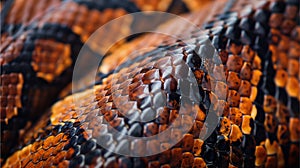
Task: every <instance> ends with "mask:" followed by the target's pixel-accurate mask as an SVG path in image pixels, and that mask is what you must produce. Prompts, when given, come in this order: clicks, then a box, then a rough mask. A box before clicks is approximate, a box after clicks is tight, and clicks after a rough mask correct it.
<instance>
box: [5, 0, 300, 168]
mask: <svg viewBox="0 0 300 168" xmlns="http://www.w3.org/2000/svg"><path fill="white" fill-rule="evenodd" d="M135 3H136V4H137V5H136V6H139V5H138V4H139V3H138V2H135ZM228 3H229V2H228ZM78 4H80V3H79V2H76V3H75V2H71V1H67V2H63V3H62V2H54V1H53V3H49V4H47V5H45V6H44V8H49V10H54V11H55V12H53V13H56V15H57V16H56V15H54V14H53V16H52V15H51V14H50V15H49V17H45V18H43V17H41V16H39V15H38V14H36V15H37V17H36V18H35V19H36V20H35V19H32V18H31V17H30V16H28V17H25V19H23V20H22V21H20V20H19V18H18V19H11V20H10V21H7V22H5V23H4V25H5V26H4V27H5V28H6V29H4V31H3V32H1V34H2V37H1V42H2V43H3V45H2V47H1V54H2V55H1V60H0V62H1V69H2V70H3V73H1V127H2V128H1V148H2V149H3V148H4V151H3V153H6V154H7V155H8V153H12V154H9V155H10V156H9V157H8V159H6V160H5V162H4V167H34V166H35V167H43V166H44V167H51V166H58V167H66V166H69V167H85V166H90V167H162V168H168V167H299V141H300V121H299V120H300V118H299V101H300V94H299V87H300V82H299V80H300V74H299V62H300V54H299V53H300V26H299V1H297V0H295V1H294V0H287V1H254V2H253V1H251V2H250V1H249V2H244V1H237V2H235V3H232V4H230V5H229V7H228V6H226V7H228V9H226V10H225V12H222V8H224V6H225V4H226V3H225V2H223V1H221V2H211V3H208V4H207V5H206V6H203V7H200V9H201V10H200V11H198V12H195V13H191V14H187V15H184V17H185V18H186V19H188V20H190V21H191V22H192V23H194V24H195V25H199V26H201V27H202V28H203V29H204V30H202V31H200V30H199V29H195V28H193V27H191V28H187V27H186V26H185V25H180V27H181V28H180V27H179V28H178V25H177V24H176V20H175V21H173V22H170V23H167V24H166V27H165V28H167V29H169V31H170V33H172V34H176V35H179V36H180V37H181V39H183V41H187V43H186V42H183V41H182V40H178V39H174V38H171V37H164V36H159V35H157V34H151V33H150V34H146V35H144V36H142V37H137V38H136V39H133V40H132V41H129V42H125V43H124V44H120V46H119V47H117V48H116V49H114V50H112V51H111V54H109V55H107V56H106V57H105V59H104V61H103V62H102V64H101V65H100V68H99V73H98V78H97V80H98V81H97V83H99V84H98V85H96V86H94V87H93V88H87V89H85V90H84V91H82V92H79V93H76V94H74V95H70V96H67V97H65V98H64V99H63V100H60V101H58V102H56V103H55V104H54V105H53V106H52V107H51V109H50V110H49V111H48V112H46V113H44V114H43V115H42V116H41V118H39V120H38V122H37V123H36V124H35V125H34V126H33V127H31V128H29V129H28V130H26V131H23V132H24V133H22V131H21V134H20V131H19V130H20V129H21V128H23V127H24V125H26V124H27V123H28V120H31V121H34V119H30V118H37V117H38V116H40V115H39V114H41V113H42V111H44V110H45V108H46V107H47V106H49V105H50V103H51V102H53V100H54V98H55V97H56V96H57V94H58V92H59V91H61V89H62V88H63V87H64V86H66V84H67V83H68V82H69V81H70V78H71V75H70V74H71V73H72V68H68V67H70V66H71V64H72V61H73V60H74V59H75V58H73V55H76V53H78V47H80V46H81V45H82V43H83V42H85V41H86V39H87V38H86V37H88V36H89V35H90V34H91V33H92V32H93V30H94V29H93V28H81V29H80V28H78V25H76V24H71V23H73V22H72V21H71V20H72V19H70V20H63V19H60V18H59V17H60V16H61V15H63V14H62V13H64V12H61V13H60V12H59V11H60V10H62V11H63V10H67V9H71V8H72V7H73V6H72V5H74V8H75V9H77V8H76V7H77V6H78ZM83 4H84V3H83ZM64 5H67V6H68V5H70V6H72V7H70V8H65V7H64ZM131 5H133V3H130V5H129V6H128V9H127V8H125V7H124V6H122V8H121V9H120V11H119V12H120V13H121V14H120V13H118V12H114V13H111V12H110V14H111V15H113V16H111V18H114V17H118V16H120V15H122V14H125V13H128V12H134V11H135V10H134V9H132V6H131ZM51 6H52V7H53V8H51ZM112 6H113V5H112ZM187 6H188V5H187ZM136 8H137V7H136ZM139 8H141V7H139ZM139 8H137V9H136V10H137V11H138V10H139ZM80 9H81V8H80ZM124 9H126V10H125V12H124V11H123V10H124ZM141 9H142V8H141ZM45 10H46V9H45ZM56 10H57V11H56ZM84 10H85V11H86V12H89V10H88V9H87V8H85V9H81V10H79V9H78V10H76V11H78V12H79V11H80V12H81V11H84ZM210 10H214V11H213V12H208V11H210ZM33 11H34V10H33ZM126 11H127V12H126ZM80 12H79V14H78V17H76V19H78V20H80V17H79V16H81V15H83V14H82V13H80ZM33 13H34V12H33ZM83 13H84V12H83ZM107 15H109V14H107ZM54 16H55V17H54ZM106 17H108V16H106ZM7 18H9V17H7ZM67 18H69V17H67ZM70 18H71V17H70ZM56 19H57V20H56ZM105 19H106V18H104V20H105ZM208 19H209V20H208ZM31 20H34V21H31ZM68 21H69V22H70V24H68ZM84 21H86V22H88V20H84ZM106 21H108V20H106ZM20 23H22V24H23V23H24V25H25V26H23V25H22V26H19V25H18V24H20ZM53 23H55V24H54V25H51V24H53ZM103 23H105V22H102V24H103ZM11 25H13V26H11ZM62 25H64V26H62ZM75 25H76V26H75ZM79 25H80V24H79ZM82 25H85V24H82ZM100 25H101V23H100ZM15 26H16V27H17V28H15ZM26 26H28V27H27V28H26ZM12 27H13V28H12ZM19 27H21V28H19ZM79 27H80V26H79ZM14 29H17V30H14ZM50 30H52V31H50ZM59 31H62V33H57V32H59ZM43 33H44V34H43ZM60 35H63V36H62V37H60ZM49 37H51V38H49ZM33 41H34V42H33ZM209 41H211V43H212V44H213V46H214V47H215V48H216V49H217V53H218V54H217V55H214V56H212V57H210V56H208V54H207V53H206V52H205V45H206V44H207V43H208V42H209ZM141 46H145V47H153V49H151V50H150V51H145V52H144V53H139V54H135V55H129V53H131V52H132V51H135V50H137V49H138V48H139V47H141ZM11 48H13V49H11ZM42 51H44V52H45V53H49V54H50V55H49V59H45V57H43V55H42V53H43V52H42ZM26 55H27V56H26ZM123 58H126V59H123ZM43 59H45V60H43ZM52 59H53V60H52ZM121 60H125V61H121ZM28 62H29V63H28ZM57 62H59V64H58V66H59V68H57V67H55V66H54V67H53V65H52V64H54V65H55V64H56V63H57ZM44 64H45V65H44ZM117 67H118V68H117ZM170 71H172V72H174V75H169V74H168V72H170ZM112 72H114V74H112V75H110V74H111V73H112ZM222 72H224V73H222ZM33 74H34V76H33ZM190 75H193V76H194V77H195V79H196V85H195V87H197V88H198V89H199V95H200V102H199V103H192V104H187V105H186V104H181V103H180V102H181V101H182V100H193V97H194V95H193V93H192V92H189V94H184V95H183V94H181V92H180V91H181V90H183V89H188V90H189V89H191V88H189V87H188V86H184V85H183V83H184V82H183V81H184V80H187V79H189V77H190ZM190 87H192V86H190ZM224 93H225V94H224ZM51 94H53V95H51ZM91 95H94V96H95V97H93V96H91ZM114 95H117V96H116V97H114ZM74 96H75V97H77V99H78V102H80V104H77V103H76V102H74V100H73V97H74ZM41 97H42V98H41ZM44 99H45V100H44ZM162 100H165V101H166V104H161V103H160V102H162ZM24 102H26V103H24ZM149 102H150V103H149ZM47 103H48V104H47ZM117 105H122V106H124V108H125V109H127V111H125V113H126V112H127V113H130V116H131V117H130V118H126V117H125V116H124V114H122V113H121V112H120V111H119V109H118V108H117ZM153 105H154V106H157V107H155V108H153ZM39 106H42V107H39ZM43 108H44V109H43ZM180 108H184V109H185V110H184V112H183V114H179V109H180ZM132 109H135V110H132ZM191 109H193V110H194V111H196V118H195V120H193V119H192V118H191V115H190V113H191V111H193V110H191ZM39 111H41V112H39ZM29 113H30V114H31V115H32V116H31V117H27V115H29ZM208 113H214V115H216V116H217V117H218V121H219V123H218V126H217V127H216V128H215V129H214V130H213V133H212V134H211V135H210V136H209V138H208V139H205V140H202V139H200V138H199V134H200V130H201V129H209V125H207V124H204V122H205V119H206V117H207V115H208ZM25 116H26V117H25ZM151 116H155V119H152V120H149V121H147V119H148V118H151ZM133 119H141V120H146V122H137V121H133ZM189 124H190V125H192V126H191V128H190V129H189V131H188V132H187V133H183V132H181V130H182V128H181V126H182V125H189ZM27 125H28V124H27ZM170 125H175V128H172V130H171V132H170V134H169V136H168V137H165V140H164V142H162V143H161V142H159V141H157V142H153V143H149V144H143V143H142V142H140V141H138V140H137V141H133V142H130V141H128V140H127V139H126V138H124V137H123V136H122V135H120V136H117V137H116V136H113V135H112V134H111V130H112V129H113V128H114V129H116V130H118V131H119V132H121V133H122V134H124V135H131V136H136V137H150V136H153V135H157V134H160V133H162V132H164V131H165V130H166V129H167V128H168V127H169V126H170ZM16 127H17V128H16ZM28 127H30V125H29V126H28ZM26 129H27V128H26ZM17 136H20V140H19V144H18V146H17V147H15V148H13V149H11V147H12V146H13V145H14V144H15V143H16V141H11V140H12V139H16V138H15V137H17ZM177 137H183V139H181V140H180V141H179V142H178V143H176V144H175V145H174V146H172V147H171V148H170V149H168V150H165V151H164V152H162V153H159V154H156V155H153V156H148V157H127V156H122V155H118V154H115V153H112V152H110V151H108V150H107V149H104V148H103V147H101V146H100V145H99V144H97V142H99V141H105V142H106V144H107V145H108V146H110V148H114V149H115V150H116V151H124V150H127V149H129V148H130V149H133V151H135V152H137V153H140V152H143V151H153V152H155V151H158V150H160V149H164V148H168V147H169V146H170V140H172V139H176V138H177ZM10 143H11V144H10ZM3 145H4V146H5V147H4V146H3ZM5 148H8V149H5ZM7 151H9V152H7ZM1 154H2V151H1Z"/></svg>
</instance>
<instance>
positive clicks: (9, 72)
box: [0, 0, 202, 158]
mask: <svg viewBox="0 0 300 168" xmlns="http://www.w3.org/2000/svg"><path fill="white" fill-rule="evenodd" d="M2 3H3V4H4V5H3V7H2V10H1V49H0V50H1V56H0V63H1V87H0V88H1V108H0V111H1V158H6V157H7V156H8V154H9V153H11V152H12V151H13V150H12V148H13V146H15V145H16V144H17V142H18V141H19V139H20V138H22V136H23V134H24V133H25V132H26V130H27V129H28V128H30V127H31V125H32V124H33V123H34V122H35V121H36V120H37V119H38V118H39V117H40V116H41V115H42V114H43V113H44V112H45V110H46V109H47V108H48V107H50V105H51V104H53V102H54V101H55V100H56V99H57V95H58V94H59V92H60V91H61V90H62V88H64V87H65V86H66V84H68V83H69V82H70V81H71V75H72V69H73V66H74V63H75V60H76V57H77V55H78V52H79V50H80V48H81V47H82V45H83V43H84V42H85V41H86V40H87V39H88V37H89V36H90V35H91V34H92V33H93V32H94V31H95V30H96V29H98V28H99V27H100V26H102V25H103V24H105V23H107V22H108V21H110V20H112V19H114V18H118V17H120V16H122V15H125V14H129V13H133V12H139V11H141V10H161V11H167V12H173V13H181V12H186V11H189V9H188V7H187V6H186V3H185V2H182V1H177V0H174V1H173V0H163V1H153V2H151V3H150V2H147V1H143V0H132V1H111V2H110V1H109V2H106V1H88V0H78V1H68V0H67V1H59V0H41V1H40V0H30V1H23V0H11V1H6V2H2ZM201 5H202V4H198V7H197V5H196V6H195V5H194V7H196V9H197V8H199V7H200V6H201ZM194 10H195V9H194ZM120 26H123V27H124V29H122V30H123V32H124V30H125V33H128V32H130V27H131V26H133V25H132V23H131V22H130V21H128V22H125V23H123V24H122V25H120ZM115 27H116V28H117V26H115ZM112 31H114V30H112ZM115 31H117V32H116V33H122V32H119V31H118V30H115Z"/></svg>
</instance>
